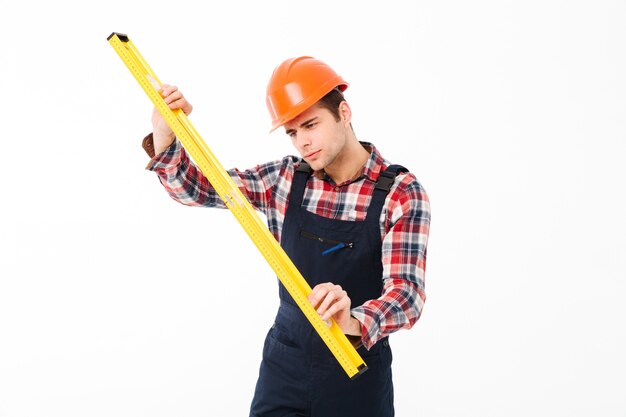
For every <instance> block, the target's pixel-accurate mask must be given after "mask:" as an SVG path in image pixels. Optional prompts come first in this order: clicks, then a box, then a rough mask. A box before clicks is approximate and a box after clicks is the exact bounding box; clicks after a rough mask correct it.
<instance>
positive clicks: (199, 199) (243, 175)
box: [144, 135, 430, 349]
mask: <svg viewBox="0 0 626 417" xmlns="http://www.w3.org/2000/svg"><path fill="white" fill-rule="evenodd" d="M361 143H362V145H363V146H364V147H365V148H366V149H368V150H369V151H370V157H369V159H368V160H367V162H366V163H365V165H364V167H363V170H362V172H361V174H360V175H359V176H358V178H356V179H353V180H350V181H346V182H344V183H342V184H335V183H334V182H333V181H332V179H331V178H330V177H328V176H327V175H325V174H324V173H323V172H315V173H314V175H313V176H312V177H311V179H310V180H309V182H308V183H307V188H306V190H305V193H304V197H303V201H302V206H303V208H305V209H306V210H308V211H310V212H312V213H315V214H317V215H320V216H323V217H328V218H332V219H339V220H349V221H363V220H365V216H366V214H367V207H368V206H369V202H370V200H371V196H372V193H373V187H374V184H375V182H376V180H377V178H378V175H379V173H380V171H381V170H382V169H383V168H384V167H387V166H389V165H390V164H389V162H388V161H386V160H385V159H383V157H382V156H381V155H380V153H379V152H378V150H377V149H376V148H375V147H374V146H373V145H372V144H369V143H366V142H361ZM144 149H145V150H146V152H148V155H150V156H151V157H152V160H151V161H150V163H149V164H148V166H147V167H146V169H148V170H151V171H154V172H156V173H157V174H158V176H159V179H160V180H161V183H162V184H163V186H164V187H165V189H166V190H167V192H168V193H169V195H170V196H171V197H172V198H173V199H174V200H176V201H178V202H179V203H182V204H185V205H189V206H204V207H218V208H226V206H225V205H224V203H223V201H222V200H221V198H220V197H219V195H218V194H217V193H216V192H215V190H214V189H213V187H212V186H211V184H210V183H209V182H208V181H207V179H206V178H205V176H204V175H203V174H202V172H201V171H200V170H199V169H198V168H197V167H196V166H195V164H194V163H193V162H192V161H191V160H190V158H189V156H188V155H187V153H186V152H185V150H184V148H183V147H182V145H181V144H180V142H179V141H178V140H175V141H174V143H173V144H172V145H171V146H170V147H169V148H168V149H166V150H165V151H164V152H162V153H161V154H159V155H156V156H155V155H154V150H153V148H152V136H151V135H148V136H147V137H146V138H145V139H144ZM300 161H301V159H300V158H298V157H295V156H286V157H284V158H283V159H281V160H276V161H273V162H268V163H266V164H262V165H257V166H256V167H254V168H251V169H248V170H245V171H239V170H238V169H231V170H229V171H228V173H229V174H230V176H231V178H232V179H233V181H234V182H235V183H236V184H237V186H238V187H239V188H240V189H241V191H242V193H243V194H244V195H245V196H247V198H248V201H249V202H250V203H251V204H252V206H253V207H254V208H255V209H257V210H259V211H261V212H262V213H264V214H265V216H266V218H267V223H268V227H269V230H270V232H271V233H272V234H273V235H274V237H275V238H276V240H278V241H279V242H280V237H281V231H282V226H283V222H284V220H285V213H286V212H287V202H288V197H289V191H290V189H291V182H292V179H293V176H294V171H295V168H297V166H298V164H299V162H300ZM429 227H430V204H429V201H428V196H427V195H426V192H425V190H424V189H423V188H422V186H421V185H420V184H419V182H418V181H417V179H416V178H415V176H413V174H410V173H408V174H400V175H398V176H397V177H396V180H395V183H394V184H393V186H392V187H391V189H390V191H389V193H388V194H387V198H386V200H385V204H384V207H383V210H382V213H381V216H380V236H381V239H382V253H381V258H382V264H383V276H382V280H383V292H382V294H381V296H380V297H379V298H378V299H375V300H369V301H367V302H365V303H364V304H363V305H360V306H353V308H352V309H351V314H352V316H353V317H355V318H356V319H357V320H358V321H359V322H360V323H361V324H362V335H361V340H362V342H363V344H364V345H365V347H366V348H367V349H370V348H371V347H372V346H373V345H374V343H376V341H378V340H380V339H381V338H383V337H386V336H388V335H389V334H391V333H393V332H395V331H396V330H399V329H403V328H406V329H408V328H411V327H412V326H413V324H414V323H415V322H416V321H417V320H418V318H419V316H420V314H421V312H422V308H423V306H424V301H425V300H426V296H425V293H424V271H425V266H426V246H427V242H428V232H429Z"/></svg>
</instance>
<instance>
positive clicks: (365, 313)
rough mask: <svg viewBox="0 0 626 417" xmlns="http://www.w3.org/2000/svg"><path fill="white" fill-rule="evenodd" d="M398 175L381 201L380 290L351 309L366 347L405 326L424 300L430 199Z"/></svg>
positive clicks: (412, 321)
mask: <svg viewBox="0 0 626 417" xmlns="http://www.w3.org/2000/svg"><path fill="white" fill-rule="evenodd" d="M399 178H400V179H399V180H398V179H397V180H396V182H397V183H398V184H397V186H395V187H394V188H392V190H391V191H390V192H389V195H388V197H387V204H386V217H387V223H386V228H385V229H386V231H387V233H386V234H385V235H384V238H383V244H382V264H383V294H382V296H381V297H379V298H377V299H375V300H370V301H367V302H365V303H364V304H363V305H361V306H358V307H355V308H353V309H352V311H351V313H352V315H353V316H354V317H355V318H356V319H357V320H359V322H361V324H362V329H363V333H362V335H361V340H362V342H363V345H364V346H365V347H366V348H367V349H370V348H371V347H372V346H373V345H374V344H375V343H376V342H377V341H378V340H380V339H382V338H384V337H386V336H389V335H390V334H391V333H393V332H395V331H397V330H399V329H409V328H411V327H412V326H413V325H414V324H415V322H416V321H417V320H418V319H419V317H420V315H421V312H422V308H423V306H424V302H425V301H426V295H425V292H424V272H425V268H426V247H427V243H428V233H429V228H430V203H429V200H428V196H427V194H426V191H425V190H424V189H423V188H422V186H421V185H420V184H419V182H417V180H416V179H415V177H414V176H413V175H404V176H401V177H399Z"/></svg>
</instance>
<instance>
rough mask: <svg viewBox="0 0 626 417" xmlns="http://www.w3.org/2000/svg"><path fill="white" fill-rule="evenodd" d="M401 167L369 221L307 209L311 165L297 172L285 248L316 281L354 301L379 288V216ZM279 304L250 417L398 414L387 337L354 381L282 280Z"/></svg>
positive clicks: (381, 191) (389, 174)
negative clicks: (304, 200) (338, 288)
mask: <svg viewBox="0 0 626 417" xmlns="http://www.w3.org/2000/svg"><path fill="white" fill-rule="evenodd" d="M399 171H406V169H404V168H402V167H400V166H397V165H392V166H390V167H388V169H387V170H386V171H385V172H383V173H381V175H380V176H379V179H378V181H377V186H376V188H375V189H374V194H373V196H372V200H371V203H370V205H369V208H368V210H367V216H366V219H365V220H364V221H345V220H335V219H330V218H326V217H321V216H318V215H316V214H313V213H310V212H309V211H307V210H305V209H303V208H302V207H301V206H302V197H303V195H304V189H305V187H306V183H307V180H308V178H309V177H310V168H309V166H308V165H307V164H306V163H304V162H303V163H301V164H300V166H299V167H298V169H297V170H296V172H295V175H294V180H293V184H292V186H291V192H290V195H289V206H288V208H287V213H286V216H285V222H284V225H283V230H282V238H281V246H282V247H283V248H284V249H285V251H286V252H287V254H288V255H289V257H290V258H291V260H292V261H293V262H294V264H295V265H296V267H297V268H298V270H299V271H300V272H301V273H302V275H303V276H304V277H305V279H306V280H307V282H308V283H309V285H310V286H311V287H314V286H315V285H317V284H320V283H323V282H332V283H333V284H338V285H341V287H342V288H343V289H344V290H346V291H347V293H348V296H349V297H350V299H351V302H352V306H353V307H354V306H359V305H361V304H363V303H364V302H365V301H366V300H370V299H375V298H378V297H379V296H380V295H381V293H382V270H383V267H382V263H381V244H382V243H381V238H380V224H379V218H380V214H381V210H382V207H383V204H384V201H385V197H386V195H387V192H388V191H389V188H390V187H391V185H392V184H393V181H394V179H395V176H396V175H397V173H398V172H399ZM279 296H280V307H279V309H278V313H277V315H276V319H275V322H274V325H273V326H272V328H271V329H270V330H269V332H268V334H267V337H266V339H265V345H264V348H263V361H262V362H261V367H260V371H259V379H258V381H257V385H256V390H255V394H254V399H253V400H252V405H251V411H250V416H255V417H261V416H263V417H270V416H271V417H274V416H275V417H287V416H288V417H295V416H307V417H352V416H354V417H356V416H358V417H369V416H371V417H390V416H393V415H394V408H393V384H392V380H391V348H390V346H389V341H388V340H387V338H384V339H382V340H379V341H378V342H377V343H376V344H375V345H374V346H373V347H372V348H371V349H370V350H369V351H367V350H366V349H365V348H364V347H360V348H359V349H358V352H359V354H360V355H361V357H362V358H363V360H364V361H365V363H366V364H367V366H368V369H367V371H365V373H363V374H362V375H359V376H358V377H356V378H355V379H353V380H351V379H350V378H349V377H348V375H347V374H346V373H345V371H344V370H343V369H342V368H341V366H340V365H339V363H338V362H337V360H336V359H335V357H334V356H333V355H332V353H331V352H330V350H329V349H328V347H327V346H326V345H325V344H324V342H323V341H322V340H321V338H320V337H319V335H318V334H317V333H316V332H315V329H314V328H313V326H311V324H310V323H309V322H308V320H307V318H306V317H305V316H304V314H303V313H302V311H301V310H300V309H299V308H298V307H297V306H296V304H295V301H294V300H293V298H292V297H291V296H290V295H289V293H288V292H287V290H286V289H285V288H284V286H283V285H282V284H280V283H279Z"/></svg>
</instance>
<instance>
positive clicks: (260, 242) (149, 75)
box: [107, 32, 367, 378]
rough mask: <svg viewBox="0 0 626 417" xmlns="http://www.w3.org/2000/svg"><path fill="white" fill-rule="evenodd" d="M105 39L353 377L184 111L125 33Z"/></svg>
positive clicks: (358, 364)
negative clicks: (171, 101) (164, 93)
mask: <svg viewBox="0 0 626 417" xmlns="http://www.w3.org/2000/svg"><path fill="white" fill-rule="evenodd" d="M107 40H108V41H109V43H110V44H111V46H112V47H113V49H115V52H117V54H118V55H119V56H120V58H122V61H124V64H126V66H127V67H128V69H129V70H130V72H131V73H132V74H133V76H134V77H135V79H136V80H137V81H138V82H139V85H141V87H142V88H143V90H144V91H145V93H146V94H147V95H148V97H149V98H150V100H151V101H152V103H153V104H154V106H155V107H156V108H157V110H158V111H159V113H161V115H162V116H163V118H164V119H165V121H166V122H167V124H168V125H169V126H170V128H171V129H172V131H174V133H175V134H176V137H177V138H178V140H180V142H181V143H182V145H183V146H184V148H185V150H186V151H187V152H188V153H189V155H190V156H191V158H192V159H193V160H194V162H195V163H196V165H197V166H198V168H200V170H201V171H202V173H203V174H204V176H205V177H206V178H207V179H208V180H209V182H210V183H211V185H212V186H213V188H215V191H216V192H217V194H218V195H219V196H220V198H221V199H222V200H223V201H224V203H225V204H226V206H227V207H228V208H229V209H230V211H231V213H233V214H234V215H235V217H236V218H237V220H238V221H239V223H240V224H241V226H242V227H243V229H244V230H245V231H246V233H247V234H248V236H249V237H250V239H252V241H253V242H254V244H255V245H256V247H257V249H258V250H259V251H260V252H261V254H262V255H263V257H264V258H265V260H266V261H267V262H268V263H269V264H270V266H271V267H272V269H273V270H274V272H275V273H276V275H277V276H278V279H280V282H282V284H283V285H284V286H285V288H286V289H287V291H288V292H289V294H290V295H291V296H292V297H293V299H294V301H295V302H296V304H297V305H298V307H299V308H300V310H302V312H303V313H304V315H305V316H306V318H307V319H308V320H309V322H311V324H312V325H313V328H314V329H315V330H316V331H317V333H318V334H319V336H320V337H321V338H322V340H323V341H324V342H325V343H326V346H328V348H329V349H330V351H331V352H332V354H333V355H334V356H335V358H336V359H337V361H338V362H339V364H340V365H341V367H342V368H343V369H344V371H346V373H347V374H348V376H349V377H350V378H355V377H357V376H359V375H360V374H362V373H363V372H365V371H366V370H367V365H366V364H365V362H364V361H363V359H362V358H361V356H360V355H359V353H358V352H357V351H356V349H355V348H354V346H352V343H350V341H349V340H348V338H347V337H346V335H345V334H343V332H342V331H341V329H340V328H339V326H338V325H337V323H336V322H335V321H334V320H332V319H331V320H330V326H329V325H328V324H327V323H325V322H324V321H323V320H322V318H321V317H320V316H319V314H317V311H315V308H314V307H313V305H312V304H311V303H310V302H309V301H308V298H307V297H308V295H309V294H310V293H311V287H310V286H309V284H308V283H307V282H306V280H305V279H304V277H303V276H302V274H300V271H298V269H297V268H296V266H295V265H294V264H293V262H292V261H291V259H290V258H289V256H288V255H287V253H286V252H285V251H284V250H283V248H282V247H281V246H280V245H279V244H278V242H277V241H276V239H275V238H274V236H273V235H272V234H271V233H270V231H269V229H268V228H267V226H266V225H265V223H263V221H262V220H261V217H260V216H259V215H258V214H257V213H256V211H255V210H254V208H253V207H252V205H251V204H250V203H249V202H248V200H247V199H246V197H245V196H244V195H243V194H242V192H241V191H240V190H239V187H237V185H236V184H235V182H234V181H233V179H232V178H231V177H230V175H228V173H227V172H226V170H225V169H224V168H223V167H222V165H221V164H220V162H219V161H218V160H217V158H216V157H215V156H214V155H213V153H212V152H211V150H210V149H209V147H208V146H207V145H206V143H205V142H204V141H203V140H202V138H201V137H200V135H199V134H198V132H197V131H196V129H195V128H194V127H193V125H192V124H191V122H190V121H189V119H188V118H187V116H186V115H185V113H184V112H183V111H182V110H181V109H177V110H171V109H170V108H169V107H168V105H167V104H166V103H165V101H164V100H163V97H161V94H160V93H159V91H160V89H161V82H160V81H159V79H158V78H157V76H156V74H155V73H154V72H153V71H152V69H151V68H150V66H149V65H148V63H147V62H146V61H145V60H144V59H143V57H142V56H141V54H140V53H139V51H138V50H137V48H135V46H134V45H133V43H132V42H131V40H130V39H129V38H128V36H127V35H124V34H121V33H116V32H113V33H112V34H111V35H109V37H108V38H107Z"/></svg>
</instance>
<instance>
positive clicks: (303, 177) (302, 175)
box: [287, 161, 311, 211]
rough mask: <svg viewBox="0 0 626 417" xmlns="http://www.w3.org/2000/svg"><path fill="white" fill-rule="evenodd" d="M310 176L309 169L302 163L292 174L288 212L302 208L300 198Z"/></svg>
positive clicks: (307, 165)
mask: <svg viewBox="0 0 626 417" xmlns="http://www.w3.org/2000/svg"><path fill="white" fill-rule="evenodd" d="M310 176H311V167H310V166H309V164H307V163H306V162H304V161H301V162H300V165H298V168H296V170H295V172H294V173H293V181H292V182H291V191H290V192H289V206H288V207H287V211H289V210H292V209H293V210H297V209H299V208H300V206H302V198H303V196H304V189H305V187H306V182H307V181H308V179H309V177H310Z"/></svg>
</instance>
